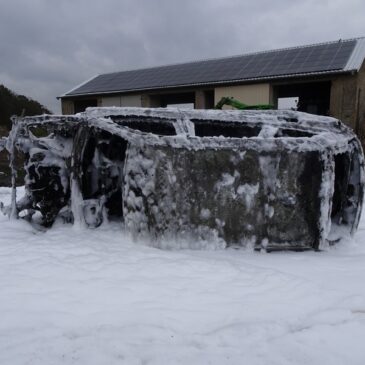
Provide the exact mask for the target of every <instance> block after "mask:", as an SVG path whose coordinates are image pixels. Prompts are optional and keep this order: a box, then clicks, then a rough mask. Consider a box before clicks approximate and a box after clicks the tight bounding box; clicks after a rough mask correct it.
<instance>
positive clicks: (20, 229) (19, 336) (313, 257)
mask: <svg viewBox="0 0 365 365" xmlns="http://www.w3.org/2000/svg"><path fill="white" fill-rule="evenodd" d="M19 195H20V196H21V195H22V193H21V192H20V194H19ZM10 199H11V191H10V189H8V188H0V200H3V201H4V200H7V202H9V201H10ZM364 218H365V217H364V216H363V217H362V220H361V222H360V227H359V230H358V232H357V234H356V235H355V238H354V240H351V239H349V240H347V241H346V242H342V243H340V244H338V245H336V246H335V247H331V248H329V249H327V250H325V251H322V252H280V253H270V254H266V253H258V252H253V251H252V250H250V249H246V250H243V249H241V250H235V249H226V250H215V251H212V250H209V251H196V250H195V251H193V250H169V251H165V250H159V249H156V248H152V247H148V246H147V245H144V244H141V243H136V242H133V241H132V239H131V238H130V237H128V236H126V235H125V234H124V233H123V232H122V231H121V229H120V225H118V224H112V223H109V224H103V225H102V226H101V227H100V228H98V229H95V230H91V229H86V228H82V227H80V226H77V225H75V226H72V225H64V224H61V223H56V225H55V226H54V227H53V228H52V229H50V230H47V231H43V232H41V231H37V230H36V229H35V228H33V227H32V226H31V225H30V224H29V223H27V222H25V221H22V220H18V221H9V220H8V219H7V218H6V217H3V216H1V217H0V232H1V235H0V295H1V300H0V316H1V317H0V318H1V321H0V364H12V365H14V364H37V365H39V364H88V365H92V364H250V365H255V364H265V365H266V364H280V365H285V364H351V365H356V364H359V365H360V364H361V365H362V364H364V363H365V351H364V345H363V342H364V338H365V290H364V287H365V286H364V281H365V219H364ZM172 246H173V245H171V247H172Z"/></svg>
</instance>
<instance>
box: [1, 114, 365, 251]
mask: <svg viewBox="0 0 365 365" xmlns="http://www.w3.org/2000/svg"><path fill="white" fill-rule="evenodd" d="M6 146H7V149H8V151H9V152H10V155H11V158H10V161H11V163H10V165H11V167H12V171H13V175H14V176H13V181H14V189H15V175H16V172H17V171H19V170H21V169H22V167H21V166H20V164H19V161H24V170H25V179H24V183H25V189H26V194H25V196H24V197H23V198H21V199H20V200H17V199H16V197H15V194H13V201H12V204H11V206H9V207H3V211H4V212H6V213H7V214H9V215H10V216H12V217H18V216H19V215H21V216H23V217H26V218H28V219H29V220H32V216H33V215H34V213H35V212H39V213H38V214H40V215H41V223H42V225H44V226H51V225H52V224H53V222H54V221H55V220H56V219H57V218H59V217H62V218H63V219H64V220H66V221H69V222H73V223H74V224H80V225H83V226H87V227H92V228H96V227H98V226H99V225H101V224H102V223H103V222H107V221H110V220H114V221H119V222H120V223H121V226H122V227H123V228H122V229H125V230H126V231H127V232H130V233H131V234H132V235H133V236H134V237H136V238H141V239H148V240H149V242H152V243H153V244H155V245H157V246H159V245H160V246H161V247H163V245H162V243H161V242H170V243H171V242H172V243H173V242H190V243H191V242H195V243H196V244H197V247H201V245H202V244H203V245H205V246H208V247H209V245H213V243H214V244H218V245H219V246H221V247H226V246H247V245H251V246H253V247H254V248H256V249H262V248H263V249H266V250H277V249H294V250H302V249H319V248H321V247H322V246H323V245H326V244H328V243H333V242H335V241H338V240H340V239H341V238H342V237H344V236H346V235H351V234H354V232H355V231H356V228H357V225H358V222H359V218H360V214H361V207H362V200H363V193H364V157H363V152H362V148H361V144H360V143H359V140H358V139H357V137H356V135H355V134H354V133H353V132H352V130H351V129H350V128H348V127H347V126H345V125H344V124H343V123H341V122H340V121H339V120H336V119H333V118H329V117H322V116H315V115H311V114H306V113H300V112H295V111H274V110H268V111H254V110H252V111H228V110H224V111H222V110H176V109H145V108H89V109H87V110H86V112H84V113H80V114H76V115H72V116H53V115H43V116H38V117H26V118H15V119H14V120H13V129H12V131H11V133H10V135H9V137H8V139H7V143H6ZM19 155H23V157H22V158H21V159H20V160H19ZM17 156H18V157H17ZM199 245H200V246H199ZM192 246H194V244H192V245H189V247H192Z"/></svg>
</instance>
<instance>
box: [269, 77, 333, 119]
mask: <svg viewBox="0 0 365 365" xmlns="http://www.w3.org/2000/svg"><path fill="white" fill-rule="evenodd" d="M273 88H274V96H275V100H276V103H277V100H278V99H279V98H290V97H297V98H298V104H297V110H298V111H301V112H306V113H311V114H317V115H328V114H329V107H330V93H331V82H330V81H324V82H311V83H296V84H284V85H275V86H274V87H273Z"/></svg>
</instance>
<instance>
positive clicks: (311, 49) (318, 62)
mask: <svg viewBox="0 0 365 365" xmlns="http://www.w3.org/2000/svg"><path fill="white" fill-rule="evenodd" d="M356 42H357V41H356V40H346V41H339V42H333V43H327V44H318V45H311V46H304V47H297V48H291V49H284V50H275V51H269V52H262V53H256V54H247V55H242V56H235V57H229V58H221V59H215V60H205V61H200V62H190V63H185V64H179V65H169V66H160V67H154V68H147V69H142V70H132V71H122V72H115V73H111V74H104V75H99V76H97V77H95V78H94V79H92V80H91V81H89V82H87V83H85V84H84V85H82V86H80V87H78V88H76V89H74V90H72V91H71V92H69V93H68V94H66V95H70V96H71V95H78V94H87V93H98V92H113V91H119V92H123V91H130V90H143V89H158V88H161V87H172V86H184V85H191V84H197V83H214V82H219V81H227V82H229V81H233V80H242V81H244V80H248V79H254V78H264V77H265V78H266V77H280V76H281V75H290V74H305V73H309V72H330V71H336V70H338V71H341V70H342V69H343V68H344V67H345V65H346V63H347V61H348V59H349V57H350V56H351V54H352V51H353V50H354V47H355V46H356Z"/></svg>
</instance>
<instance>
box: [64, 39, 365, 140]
mask: <svg viewBox="0 0 365 365" xmlns="http://www.w3.org/2000/svg"><path fill="white" fill-rule="evenodd" d="M364 59H365V38H356V39H347V40H339V41H335V42H327V43H320V44H312V45H306V46H300V47H293V48H285V49H278V50H272V51H265V52H258V53H250V54H245V55H240V56H234V57H227V58H219V59H211V60H203V61H197V62H189V63H182V64H175V65H167V66H159V67H153V68H146V69H139V70H131V71H122V72H115V73H108V74H102V75H98V76H95V77H94V78H92V79H91V80H88V81H86V82H84V83H83V84H81V85H79V86H77V87H75V88H74V89H72V90H70V91H69V92H67V93H65V94H64V95H62V96H60V98H61V102H62V113H63V114H73V113H77V112H80V111H83V110H85V108H86V107H88V106H138V107H165V106H168V105H172V104H173V105H175V104H186V103H187V104H190V105H192V106H193V107H195V108H197V109H205V108H213V107H214V105H215V104H216V103H217V102H218V101H219V100H220V99H221V98H222V97H223V96H232V97H234V98H236V99H238V100H240V101H241V102H244V103H246V104H273V105H274V106H277V105H278V101H279V100H280V99H282V98H288V97H295V98H298V99H299V103H298V108H299V110H301V111H306V112H309V113H313V114H322V115H330V116H334V117H336V118H339V119H341V120H342V121H344V122H345V123H347V124H348V125H350V126H351V127H352V128H353V129H354V130H355V132H356V133H357V134H358V135H359V136H360V138H361V140H362V142H363V143H364V141H365V63H364Z"/></svg>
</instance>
